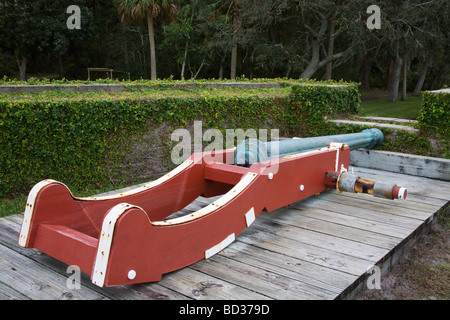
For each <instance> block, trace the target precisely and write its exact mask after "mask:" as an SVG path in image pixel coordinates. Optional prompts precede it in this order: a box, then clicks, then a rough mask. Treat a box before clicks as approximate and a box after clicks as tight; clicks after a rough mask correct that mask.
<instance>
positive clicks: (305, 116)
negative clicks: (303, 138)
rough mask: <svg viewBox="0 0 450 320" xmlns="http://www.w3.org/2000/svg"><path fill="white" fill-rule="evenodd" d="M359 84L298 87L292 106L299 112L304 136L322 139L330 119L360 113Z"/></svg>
mask: <svg viewBox="0 0 450 320" xmlns="http://www.w3.org/2000/svg"><path fill="white" fill-rule="evenodd" d="M359 97H360V96H359V91H358V85H357V84H348V85H333V86H325V85H294V86H293V87H292V93H291V96H290V100H291V106H292V107H293V108H294V109H296V110H295V111H294V112H295V113H296V116H297V117H296V118H297V119H296V120H297V121H296V122H295V123H293V125H294V126H296V125H298V124H299V123H301V124H302V126H303V128H301V131H302V133H303V134H308V135H320V133H321V132H322V130H323V129H324V126H325V125H326V123H325V121H324V119H326V118H340V117H345V116H348V115H351V114H358V113H359V102H360V98H359Z"/></svg>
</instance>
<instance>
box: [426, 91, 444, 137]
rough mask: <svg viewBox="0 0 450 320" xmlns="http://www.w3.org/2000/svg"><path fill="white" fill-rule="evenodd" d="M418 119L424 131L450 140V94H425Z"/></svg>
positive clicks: (427, 92) (428, 92)
mask: <svg viewBox="0 0 450 320" xmlns="http://www.w3.org/2000/svg"><path fill="white" fill-rule="evenodd" d="M418 119H419V124H420V127H421V128H422V129H425V130H429V131H431V132H434V133H438V134H441V135H443V136H444V137H446V138H447V139H448V138H450V93H448V92H440V93H435V92H430V91H425V92H423V94H422V107H421V109H420V114H419V118H418Z"/></svg>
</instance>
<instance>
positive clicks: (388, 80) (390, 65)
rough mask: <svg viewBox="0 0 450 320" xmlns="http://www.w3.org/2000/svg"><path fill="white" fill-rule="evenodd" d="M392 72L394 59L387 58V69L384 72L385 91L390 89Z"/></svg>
mask: <svg viewBox="0 0 450 320" xmlns="http://www.w3.org/2000/svg"><path fill="white" fill-rule="evenodd" d="M393 72H394V59H392V58H389V62H388V68H387V71H386V86H385V88H386V90H389V89H391V85H392V73H393Z"/></svg>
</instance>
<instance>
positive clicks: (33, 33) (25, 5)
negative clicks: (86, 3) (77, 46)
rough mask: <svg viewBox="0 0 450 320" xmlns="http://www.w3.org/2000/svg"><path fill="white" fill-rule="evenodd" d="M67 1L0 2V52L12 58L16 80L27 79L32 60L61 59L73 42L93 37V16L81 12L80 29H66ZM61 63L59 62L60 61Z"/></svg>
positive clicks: (13, 0)
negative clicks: (45, 56)
mask: <svg viewBox="0 0 450 320" xmlns="http://www.w3.org/2000/svg"><path fill="white" fill-rule="evenodd" d="M70 3H71V1H69V0H53V1H48V0H36V1H26V0H5V1H2V2H1V3H0V30H1V32H0V49H2V50H3V51H5V52H8V53H10V54H11V55H13V56H14V57H15V59H16V61H17V66H18V69H19V79H20V80H23V81H25V80H26V79H27V69H28V65H29V63H30V62H31V61H32V60H33V58H36V57H38V56H39V55H44V54H49V55H51V56H53V57H54V56H60V55H62V54H64V53H65V52H66V51H67V50H68V49H69V44H70V43H71V42H72V43H73V42H75V41H82V40H86V39H89V38H90V37H91V36H92V25H91V20H92V15H91V14H90V13H89V11H88V10H84V8H83V10H82V15H81V17H82V25H83V28H82V30H76V31H71V30H68V29H67V26H66V19H67V16H66V15H65V13H66V8H67V6H68V5H69V4H70ZM60 62H61V61H60Z"/></svg>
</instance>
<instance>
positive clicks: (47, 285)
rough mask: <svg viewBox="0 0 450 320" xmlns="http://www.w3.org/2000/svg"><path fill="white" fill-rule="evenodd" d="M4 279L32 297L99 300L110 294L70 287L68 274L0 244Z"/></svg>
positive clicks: (3, 280)
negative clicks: (62, 273) (64, 274)
mask: <svg viewBox="0 0 450 320" xmlns="http://www.w3.org/2000/svg"><path fill="white" fill-rule="evenodd" d="M0 281H1V282H2V283H4V284H6V285H7V286H9V287H12V288H14V289H16V290H17V291H18V292H20V293H22V294H23V295H24V296H26V297H28V298H30V299H39V300H64V299H75V300H78V299H88V300H98V299H105V298H106V297H105V296H104V295H102V294H99V293H98V292H95V291H93V290H89V289H87V288H86V289H84V290H77V289H69V288H68V286H67V277H64V276H62V275H60V274H58V273H57V272H54V271H52V270H50V269H49V268H47V267H46V266H45V265H41V264H39V263H37V262H36V261H33V260H32V259H30V258H28V257H25V256H23V255H19V254H17V252H15V251H14V250H11V249H9V248H7V247H5V246H2V245H0Z"/></svg>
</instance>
